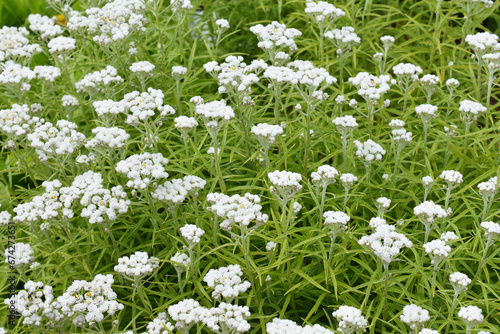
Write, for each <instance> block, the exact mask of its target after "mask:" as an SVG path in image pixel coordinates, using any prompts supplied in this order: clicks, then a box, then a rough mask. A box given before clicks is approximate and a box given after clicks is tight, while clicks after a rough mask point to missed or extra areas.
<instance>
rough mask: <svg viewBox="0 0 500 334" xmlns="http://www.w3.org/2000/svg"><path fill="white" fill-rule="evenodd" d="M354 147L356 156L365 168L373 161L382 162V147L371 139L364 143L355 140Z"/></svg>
mask: <svg viewBox="0 0 500 334" xmlns="http://www.w3.org/2000/svg"><path fill="white" fill-rule="evenodd" d="M354 145H356V156H357V157H358V158H360V159H361V161H362V162H363V163H364V164H365V166H367V167H368V166H370V164H372V163H373V162H375V161H380V160H382V156H383V155H384V154H385V150H384V149H383V148H382V146H380V145H379V144H377V143H376V142H374V141H373V140H371V139H368V140H367V141H365V142H364V143H361V142H360V141H359V140H355V141H354Z"/></svg>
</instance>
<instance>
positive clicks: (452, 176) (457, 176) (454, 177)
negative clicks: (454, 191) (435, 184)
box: [439, 170, 463, 188]
mask: <svg viewBox="0 0 500 334" xmlns="http://www.w3.org/2000/svg"><path fill="white" fill-rule="evenodd" d="M439 178H440V179H443V180H444V181H446V183H447V184H448V188H455V187H457V186H458V185H459V184H461V183H462V182H463V176H462V174H461V173H460V172H457V171H455V170H444V171H443V172H442V173H441V175H440V176H439Z"/></svg>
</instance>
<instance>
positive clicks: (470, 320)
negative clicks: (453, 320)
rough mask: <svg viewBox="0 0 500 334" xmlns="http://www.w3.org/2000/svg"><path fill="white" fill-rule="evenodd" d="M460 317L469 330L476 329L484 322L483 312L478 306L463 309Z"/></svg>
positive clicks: (460, 311)
mask: <svg viewBox="0 0 500 334" xmlns="http://www.w3.org/2000/svg"><path fill="white" fill-rule="evenodd" d="M458 317H459V318H460V319H462V321H463V322H464V323H465V326H467V329H468V330H470V329H472V328H474V327H476V326H477V325H479V324H480V323H482V322H483V320H484V316H483V310H481V309H480V308H479V307H477V306H467V307H461V308H460V310H459V311H458Z"/></svg>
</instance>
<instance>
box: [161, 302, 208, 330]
mask: <svg viewBox="0 0 500 334" xmlns="http://www.w3.org/2000/svg"><path fill="white" fill-rule="evenodd" d="M205 312H206V309H205V308H203V307H201V306H200V303H198V302H197V301H196V300H194V299H184V300H183V301H181V302H179V303H177V304H174V305H171V306H169V307H168V314H169V315H170V317H171V319H172V320H173V321H175V322H176V323H175V328H177V329H178V330H179V331H181V332H183V333H189V329H190V328H191V327H193V326H194V325H196V324H197V323H199V322H201V320H202V318H203V316H204V314H205Z"/></svg>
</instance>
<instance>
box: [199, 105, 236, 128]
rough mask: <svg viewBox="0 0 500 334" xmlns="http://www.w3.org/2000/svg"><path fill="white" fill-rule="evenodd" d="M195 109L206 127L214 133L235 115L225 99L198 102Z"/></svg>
mask: <svg viewBox="0 0 500 334" xmlns="http://www.w3.org/2000/svg"><path fill="white" fill-rule="evenodd" d="M195 111H196V114H198V115H199V116H200V117H201V118H202V119H203V121H204V122H205V125H206V126H207V128H209V129H212V130H213V131H214V132H215V133H217V132H218V131H219V130H220V128H222V127H223V126H224V125H225V124H226V123H227V122H228V121H229V120H230V119H232V118H234V117H235V114H234V110H233V108H232V107H231V106H228V105H227V104H226V101H225V100H221V101H212V102H207V103H202V104H198V105H197V106H196V107H195Z"/></svg>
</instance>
